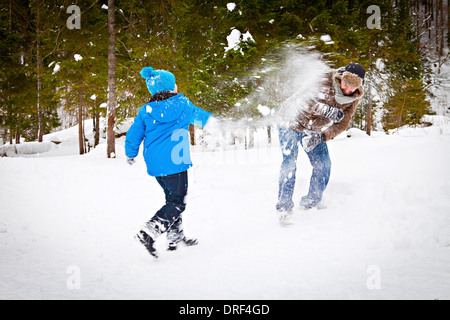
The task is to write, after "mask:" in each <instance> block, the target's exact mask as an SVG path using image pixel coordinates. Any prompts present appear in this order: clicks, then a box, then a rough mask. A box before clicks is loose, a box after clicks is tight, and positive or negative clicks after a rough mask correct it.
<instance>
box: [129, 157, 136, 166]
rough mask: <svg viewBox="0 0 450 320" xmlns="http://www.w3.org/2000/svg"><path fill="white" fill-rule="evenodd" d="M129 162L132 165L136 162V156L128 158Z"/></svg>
mask: <svg viewBox="0 0 450 320" xmlns="http://www.w3.org/2000/svg"><path fill="white" fill-rule="evenodd" d="M127 162H128V164H129V165H130V166H132V165H133V164H135V163H136V161H134V158H127Z"/></svg>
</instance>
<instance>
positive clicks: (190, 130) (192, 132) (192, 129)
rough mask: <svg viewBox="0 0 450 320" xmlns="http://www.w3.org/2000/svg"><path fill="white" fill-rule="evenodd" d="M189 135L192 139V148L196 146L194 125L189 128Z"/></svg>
mask: <svg viewBox="0 0 450 320" xmlns="http://www.w3.org/2000/svg"><path fill="white" fill-rule="evenodd" d="M189 135H190V137H191V146H195V127H194V126H193V125H190V126H189Z"/></svg>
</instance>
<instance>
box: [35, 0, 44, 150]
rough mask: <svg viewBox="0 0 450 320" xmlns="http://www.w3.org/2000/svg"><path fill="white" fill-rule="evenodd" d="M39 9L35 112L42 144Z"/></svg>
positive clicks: (37, 17) (42, 117) (37, 18)
mask: <svg viewBox="0 0 450 320" xmlns="http://www.w3.org/2000/svg"><path fill="white" fill-rule="evenodd" d="M39 16H40V15H39V8H38V9H37V16H36V36H37V42H36V67H37V68H36V76H37V111H38V128H39V129H38V141H39V142H42V141H43V139H44V116H43V112H42V106H41V91H42V57H41V39H40V37H41V36H40V25H39V18H40V17H39Z"/></svg>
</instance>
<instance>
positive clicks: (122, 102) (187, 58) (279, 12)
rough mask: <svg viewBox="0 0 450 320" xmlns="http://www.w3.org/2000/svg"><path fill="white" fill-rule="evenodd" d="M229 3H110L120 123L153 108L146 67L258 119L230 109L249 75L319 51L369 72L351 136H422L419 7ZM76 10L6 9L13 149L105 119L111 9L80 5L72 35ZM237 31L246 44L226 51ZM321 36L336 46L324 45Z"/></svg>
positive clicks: (344, 0)
mask: <svg viewBox="0 0 450 320" xmlns="http://www.w3.org/2000/svg"><path fill="white" fill-rule="evenodd" d="M229 2H231V0H227V1H223V0H220V1H212V0H183V1H179V0H153V1H142V0H117V1H116V7H117V11H116V29H117V41H116V54H117V70H116V73H117V103H118V106H117V121H118V122H121V121H123V120H124V119H126V118H129V117H133V116H135V114H136V112H137V109H138V108H139V107H140V106H142V105H143V104H144V103H146V102H147V101H148V100H149V93H148V91H147V89H146V87H145V85H144V82H143V81H142V79H141V78H140V76H139V71H140V70H141V69H142V68H143V67H145V66H152V67H154V68H156V69H168V70H170V71H172V72H173V73H174V74H175V76H176V77H177V83H178V86H179V90H180V91H181V92H183V93H185V94H186V95H187V96H188V97H189V98H190V99H192V100H193V102H194V103H195V104H198V105H199V106H200V107H202V108H204V109H206V110H208V111H211V112H213V113H214V114H216V115H225V116H234V117H242V116H256V115H257V112H256V111H255V110H256V109H255V108H253V109H250V110H246V111H243V110H238V109H237V108H235V104H236V102H237V101H239V100H241V99H242V98H244V97H246V96H248V95H249V94H251V93H252V92H253V91H254V90H255V89H256V88H257V87H258V78H257V77H255V70H258V68H260V67H261V66H262V65H263V64H264V61H267V59H269V60H270V58H267V57H270V56H271V54H272V53H274V52H277V50H279V48H281V47H282V45H283V44H284V43H286V42H287V41H290V42H295V43H304V44H305V45H308V46H311V45H313V46H315V48H316V50H320V51H321V52H323V53H324V54H325V56H326V57H327V59H329V61H330V65H331V66H333V67H340V66H343V65H345V64H347V63H349V62H351V61H354V62H359V63H361V64H362V65H363V66H365V67H366V69H367V70H368V77H367V79H366V87H368V93H369V95H366V98H365V99H364V101H363V103H362V104H361V105H360V108H359V109H358V112H357V114H356V116H355V118H354V121H353V126H355V127H359V128H361V129H366V128H367V126H368V123H370V121H369V120H371V117H372V116H374V115H375V114H376V113H379V112H381V113H383V115H384V116H383V117H382V124H383V128H384V129H386V130H389V129H392V128H396V127H399V126H402V125H405V124H419V123H420V120H421V118H422V116H423V115H424V114H426V113H429V112H430V110H429V109H430V102H429V99H428V97H429V94H428V92H427V86H426V85H425V83H424V82H425V81H427V79H428V80H429V78H430V74H431V69H430V65H429V60H427V59H426V55H425V53H424V52H423V50H420V48H421V44H420V41H421V37H420V34H419V32H418V30H417V26H415V25H416V24H417V21H416V20H414V19H413V18H412V15H411V12H412V11H413V10H415V8H419V7H420V6H421V4H420V3H419V2H417V1H408V0H370V1H368V0H359V1H358V0H355V1H351V0H339V1H327V0H316V1H310V0H302V1H294V0H275V1H268V0H239V1H237V0H236V1H235V7H234V9H233V10H230V9H229V8H228V7H227V4H229ZM71 4H72V3H69V2H68V1H63V0H52V1H44V0H14V1H12V0H11V1H10V0H1V6H0V37H1V39H2V40H1V44H0V61H1V67H0V103H1V107H0V128H1V134H2V135H3V137H6V136H7V137H8V138H9V140H12V139H17V138H20V136H24V137H25V138H26V139H27V140H37V139H38V138H39V130H40V127H42V130H43V132H44V133H49V132H50V131H51V130H52V129H53V128H55V127H57V126H59V125H60V123H59V119H58V114H57V110H63V111H60V114H61V112H63V113H65V114H69V115H71V117H72V118H73V121H71V122H72V123H71V124H76V123H78V122H79V121H80V120H81V119H87V118H95V117H98V116H103V117H105V116H106V110H105V109H102V108H100V105H101V104H102V103H105V102H106V100H107V67H108V62H107V52H108V28H107V8H105V6H106V5H107V1H106V0H95V1H92V0H90V1H88V0H79V1H76V5H77V6H78V7H79V8H80V9H81V28H80V29H69V28H68V27H67V19H68V18H69V16H70V13H67V12H66V10H67V7H68V6H69V5H71ZM370 5H377V6H378V7H379V8H380V12H381V29H370V28H368V26H367V20H368V18H369V17H370V13H367V8H368V7H369V6H370ZM441 19H442V18H441ZM447 25H448V24H447ZM233 29H237V30H239V31H240V32H241V33H242V34H245V33H247V32H249V34H251V36H252V39H251V38H249V39H247V40H246V41H244V40H242V41H241V42H240V43H239V45H238V47H235V48H234V49H230V50H228V51H226V50H225V47H227V45H228V43H227V37H228V36H229V35H230V33H231V31H232V30H233ZM443 34H444V33H443ZM324 35H329V36H330V37H331V39H332V42H326V41H322V40H320V39H321V36H324ZM76 57H81V58H82V59H79V58H76ZM69 118H70V117H69ZM369 118H370V119H369ZM368 121H369V122H368ZM40 123H41V124H40ZM369 129H370V128H369ZM4 140H5V139H4ZM7 140H8V139H7ZM18 141H19V140H17V142H18Z"/></svg>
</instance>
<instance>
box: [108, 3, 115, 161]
mask: <svg viewBox="0 0 450 320" xmlns="http://www.w3.org/2000/svg"><path fill="white" fill-rule="evenodd" d="M115 11H116V8H115V6H114V0H108V31H109V48H108V89H109V92H108V132H107V156H108V158H115V157H116V145H115V144H116V140H115V139H116V138H115V134H114V126H115V122H116V34H115V30H114V24H115Z"/></svg>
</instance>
